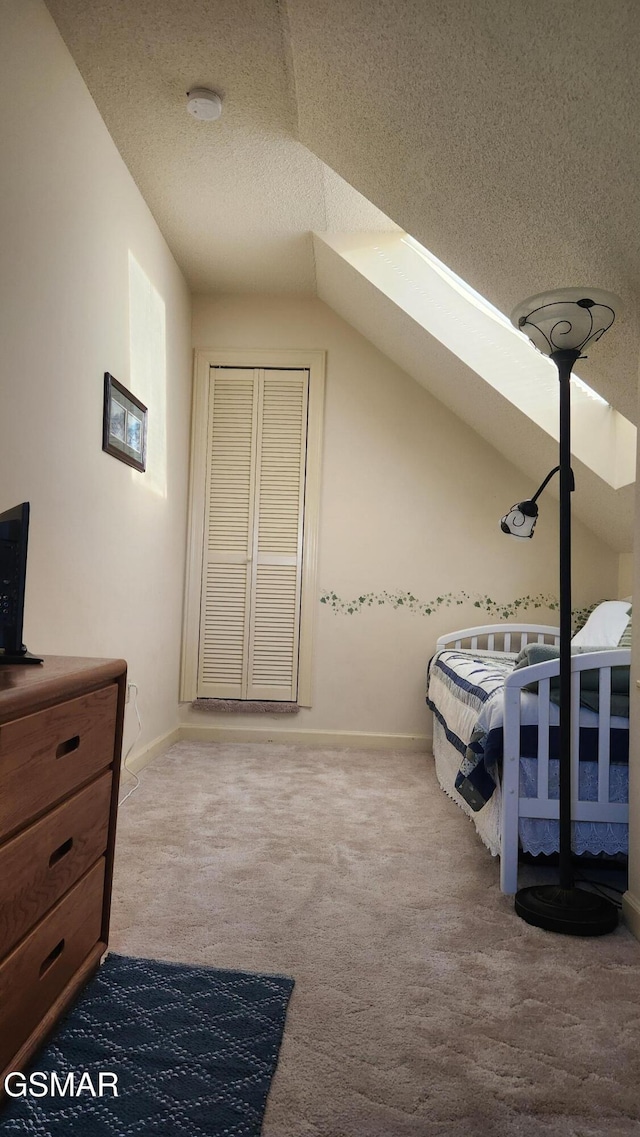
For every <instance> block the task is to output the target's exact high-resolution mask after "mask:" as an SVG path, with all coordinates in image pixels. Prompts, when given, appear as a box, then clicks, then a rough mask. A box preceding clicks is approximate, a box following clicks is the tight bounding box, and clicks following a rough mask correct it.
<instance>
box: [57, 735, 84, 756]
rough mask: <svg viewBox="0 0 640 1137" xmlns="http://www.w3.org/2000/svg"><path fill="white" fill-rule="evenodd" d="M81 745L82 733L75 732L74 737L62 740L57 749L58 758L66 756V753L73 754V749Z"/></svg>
mask: <svg viewBox="0 0 640 1137" xmlns="http://www.w3.org/2000/svg"><path fill="white" fill-rule="evenodd" d="M79 745H80V735H79V734H74V736H73V738H68V739H67V741H66V742H61V743H60V745H59V747H58V749H57V750H56V758H64V756H65V754H71V753H72V751H74V750H77V749H78V747H79Z"/></svg>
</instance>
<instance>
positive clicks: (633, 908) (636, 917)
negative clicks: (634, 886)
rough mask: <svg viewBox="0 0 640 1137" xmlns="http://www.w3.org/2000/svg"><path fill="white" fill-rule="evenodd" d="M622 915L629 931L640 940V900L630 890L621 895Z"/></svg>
mask: <svg viewBox="0 0 640 1137" xmlns="http://www.w3.org/2000/svg"><path fill="white" fill-rule="evenodd" d="M622 916H623V919H624V922H625V924H626V925H627V927H628V929H629V931H630V932H631V933H632V935H634V936H635V937H636V939H637V940H640V900H638V899H636V897H635V896H633V894H632V893H631V892H625V894H624V896H623V897H622Z"/></svg>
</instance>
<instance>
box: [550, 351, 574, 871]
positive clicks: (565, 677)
mask: <svg viewBox="0 0 640 1137" xmlns="http://www.w3.org/2000/svg"><path fill="white" fill-rule="evenodd" d="M579 356H580V352H579V351H577V350H573V351H572V350H569V349H566V348H565V349H561V350H560V351H554V352H553V353H552V354H551V359H552V360H553V362H554V363H555V365H556V367H557V368H558V379H559V382H560V771H559V787H558V789H559V803H558V804H559V814H560V822H559V846H558V848H559V858H560V888H561V889H567V890H568V889H571V888H573V887H574V884H575V879H574V874H573V865H572V863H571V490H572V482H573V477H572V473H571V385H570V380H571V371H572V369H573V365H574V363H575V361H576V359H578V358H579Z"/></svg>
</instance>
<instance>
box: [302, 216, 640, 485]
mask: <svg viewBox="0 0 640 1137" xmlns="http://www.w3.org/2000/svg"><path fill="white" fill-rule="evenodd" d="M318 236H319V237H320V239H321V240H322V241H324V242H325V243H326V244H327V245H329V246H330V247H331V248H332V249H333V250H334V251H335V252H337V253H338V254H339V255H340V256H341V257H342V258H343V259H344V260H345V261H346V262H347V263H349V264H350V265H351V266H352V267H353V268H355V269H356V270H357V271H358V272H360V273H361V274H362V275H363V276H364V277H365V278H366V279H367V280H368V281H369V282H370V283H371V284H373V285H374V286H375V287H376V288H378V289H379V290H380V291H381V292H382V293H383V294H384V295H386V296H387V297H388V298H389V299H390V300H392V301H393V303H394V304H396V305H397V306H398V307H400V308H402V310H403V311H404V312H406V313H407V315H408V316H410V317H411V318H412V319H413V320H414V321H415V322H416V323H417V324H418V325H419V326H420V327H422V328H424V330H425V331H427V332H428V333H429V334H430V335H432V336H434V337H435V338H436V339H437V340H439V342H440V343H442V344H443V345H444V346H445V347H446V348H448V350H449V351H451V352H452V353H453V354H454V355H456V356H457V357H458V359H460V360H462V362H463V363H465V364H466V365H467V366H468V367H469V368H471V369H472V370H473V371H474V372H475V373H476V374H477V375H478V376H480V377H481V378H482V379H483V380H484V381H485V382H487V383H489V384H490V385H491V386H492V387H493V388H494V390H496V391H498V392H499V393H500V394H501V395H502V396H503V397H504V398H505V399H508V400H509V402H510V403H512V404H513V405H514V406H515V407H517V408H518V410H520V411H522V413H523V414H525V415H527V416H528V418H530V419H531V420H532V421H533V422H535V423H536V424H537V425H538V426H539V427H541V428H542V429H543V430H544V431H546V433H547V434H549V435H550V436H551V437H552V438H554V439H555V440H556V441H557V440H558V379H557V371H556V368H555V365H554V364H553V363H552V362H551V361H550V360H549V359H547V358H545V357H544V356H542V355H540V354H538V353H537V352H535V351H534V350H533V349H532V347H531V344H530V342H529V340H528V339H527V337H526V336H524V335H523V334H522V332H520V331H518V330H517V329H516V328H514V327H513V325H512V324H511V322H510V320H509V319H508V318H507V317H506V316H505V315H504V314H503V313H502V312H500V311H499V310H498V309H497V308H495V307H494V306H493V305H492V304H490V303H489V301H488V300H485V299H484V297H482V296H480V294H479V293H477V292H475V291H474V290H473V289H472V288H470V287H469V286H468V285H467V284H466V283H465V282H464V281H463V280H461V279H460V277H458V276H456V274H455V273H453V272H452V271H451V270H450V269H449V268H447V266H446V265H444V264H442V262H441V261H439V260H438V259H437V258H436V257H434V256H433V255H432V254H431V253H430V252H429V251H428V250H427V249H425V248H423V246H422V245H420V244H419V243H418V242H417V241H415V240H414V239H413V238H412V237H409V236H408V235H407V234H404V233H403V234H397V235H396V234H382V233H366V234H365V233H358V234H353V233H341V234H336V233H331V234H327V233H324V234H318ZM572 388H573V390H572V423H573V446H572V449H573V452H574V454H575V455H576V457H577V458H579V459H580V460H581V461H582V462H584V464H585V465H586V466H588V467H589V468H590V469H591V470H593V472H594V473H595V474H597V475H598V476H599V477H600V478H602V479H603V480H604V481H606V482H607V483H608V484H609V485H610V486H612V487H613V488H614V489H619V488H620V487H622V486H625V485H628V484H630V483H632V482H634V481H635V448H636V428H635V427H634V426H633V424H632V423H630V422H629V421H628V420H627V419H625V418H624V417H623V416H622V415H621V414H620V413H619V412H618V411H616V410H614V408H613V407H611V406H610V405H609V404H608V403H607V402H606V401H605V400H604V399H602V398H601V397H600V396H599V395H598V394H597V392H595V391H593V390H592V389H591V388H590V387H588V386H587V384H586V383H584V382H583V381H582V380H581V379H578V378H577V377H574V381H573V383H572Z"/></svg>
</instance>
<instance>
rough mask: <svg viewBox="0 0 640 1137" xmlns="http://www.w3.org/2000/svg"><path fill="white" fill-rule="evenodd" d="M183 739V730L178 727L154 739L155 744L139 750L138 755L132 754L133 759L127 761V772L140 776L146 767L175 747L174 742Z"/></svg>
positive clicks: (151, 743)
mask: <svg viewBox="0 0 640 1137" xmlns="http://www.w3.org/2000/svg"><path fill="white" fill-rule="evenodd" d="M181 737H182V730H181V728H180V727H179V726H177V727H174V729H173V730H169V731H167V733H166V734H162V735H161V736H160V737H159V738H154V740H153V742H150V743H149V745H148V746H145V748H144V750H139V751H138V752H137V753H136V754H132V755H131V757H130V758H128V759H127V770H130V771H131V772H132V773H133V774H138V773H139V772H140V770H143V769H144V767H145V766H148V765H149V763H150V762H153V760H154V758H158V757H159V756H160V754H164V752H165V750H168V749H169V747H170V746H173V744H174V742H179V741H180V739H181Z"/></svg>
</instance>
